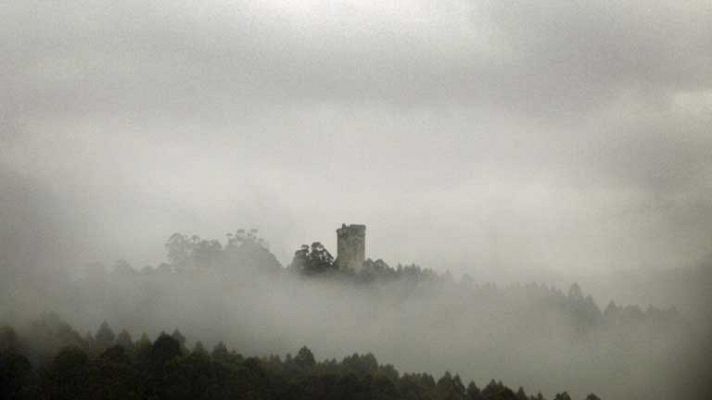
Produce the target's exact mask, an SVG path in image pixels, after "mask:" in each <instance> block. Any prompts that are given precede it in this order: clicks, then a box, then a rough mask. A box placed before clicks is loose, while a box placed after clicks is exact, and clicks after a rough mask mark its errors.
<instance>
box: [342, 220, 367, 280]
mask: <svg viewBox="0 0 712 400" xmlns="http://www.w3.org/2000/svg"><path fill="white" fill-rule="evenodd" d="M336 239H337V247H336V251H337V253H336V265H338V267H339V268H342V269H346V268H348V269H352V270H354V271H358V270H360V269H361V268H362V267H363V262H364V261H365V260H366V225H358V224H352V225H346V224H342V225H341V228H339V229H337V230H336Z"/></svg>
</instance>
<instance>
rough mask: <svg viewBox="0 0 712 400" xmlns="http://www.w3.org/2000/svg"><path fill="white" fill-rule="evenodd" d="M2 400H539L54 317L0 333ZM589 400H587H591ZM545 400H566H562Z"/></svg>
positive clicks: (360, 364)
mask: <svg viewBox="0 0 712 400" xmlns="http://www.w3.org/2000/svg"><path fill="white" fill-rule="evenodd" d="M0 397H2V398H3V399H186V400H188V399H287V400H289V399H295V400H297V399H304V400H306V399H364V400H365V399H414V400H415V399H430V400H439V399H443V400H445V399H447V400H543V399H545V397H544V396H542V394H541V393H537V394H536V395H531V394H527V393H526V392H525V391H524V389H523V388H521V387H520V388H518V390H512V389H511V388H509V387H508V386H506V385H504V384H502V382H500V381H495V380H492V381H490V382H489V383H488V384H486V385H484V386H483V387H479V386H478V385H477V384H475V382H473V381H470V382H468V383H465V382H463V381H462V380H461V378H460V377H459V376H458V375H452V374H450V373H449V372H446V373H444V374H443V375H442V376H440V377H439V378H436V377H434V376H432V375H430V374H427V373H404V374H401V373H400V372H398V371H397V370H396V369H395V368H394V367H393V366H392V365H383V364H379V362H378V361H377V359H376V357H375V356H373V355H372V354H353V355H350V356H347V357H345V358H343V359H342V360H341V361H337V360H334V359H331V360H322V361H317V360H316V358H315V356H314V354H313V353H312V351H311V350H310V349H309V348H307V347H302V348H301V349H299V350H298V351H297V352H296V354H295V355H292V354H287V355H286V356H284V357H280V356H277V355H270V356H266V357H245V356H243V355H241V354H240V353H238V352H237V351H235V350H234V349H228V347H227V346H226V345H225V344H224V343H223V342H220V343H218V344H216V345H215V346H213V347H212V349H211V350H210V351H208V350H207V349H206V348H205V346H204V345H203V344H202V343H201V342H200V341H198V342H195V343H194V344H193V345H192V346H190V348H189V347H188V345H187V342H186V338H185V337H184V336H183V335H182V334H181V332H180V331H179V330H177V329H176V330H174V331H173V333H171V334H167V333H164V332H162V333H160V334H159V335H158V336H157V337H156V338H155V339H154V340H150V339H149V337H148V335H146V334H145V333H144V334H143V335H141V336H140V338H139V339H137V340H133V338H132V337H131V335H130V334H129V333H128V332H127V331H126V330H122V331H121V332H119V333H118V334H115V333H114V331H113V330H112V328H111V327H110V326H109V324H108V323H106V322H104V323H102V324H101V326H100V327H99V329H98V330H97V331H96V332H95V333H94V334H91V333H89V334H87V335H85V336H81V335H80V334H79V333H78V332H76V331H75V330H74V329H72V328H71V327H70V326H69V325H68V324H67V323H65V322H63V321H62V320H61V319H59V317H57V316H56V315H54V314H48V315H45V316H44V317H43V318H42V319H40V320H38V321H36V322H34V323H33V324H32V325H31V327H30V328H29V330H28V333H27V335H26V337H23V336H22V335H18V334H17V333H16V331H15V330H14V329H13V328H11V327H8V326H5V327H2V328H0ZM598 399H599V398H598V397H597V396H596V395H594V394H590V395H588V396H587V397H586V400H598ZM553 400H571V397H570V396H569V395H568V394H567V393H566V392H561V393H558V394H556V395H555V396H554V397H553Z"/></svg>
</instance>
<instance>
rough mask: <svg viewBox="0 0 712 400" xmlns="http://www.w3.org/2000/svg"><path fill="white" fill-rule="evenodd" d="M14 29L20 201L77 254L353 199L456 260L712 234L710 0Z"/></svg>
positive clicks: (557, 257) (586, 250)
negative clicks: (33, 206) (33, 207)
mask: <svg viewBox="0 0 712 400" xmlns="http://www.w3.org/2000/svg"><path fill="white" fill-rule="evenodd" d="M0 54H2V57H0V146H1V147H0V168H2V169H3V170H4V172H3V176H5V177H8V176H12V177H13V178H12V179H11V180H10V179H9V178H8V179H5V180H6V182H5V184H6V185H7V188H6V190H5V193H6V196H5V204H4V206H5V207H7V206H8V204H9V205H10V206H12V207H16V208H17V207H19V206H18V204H15V203H17V201H18V200H17V199H25V200H27V198H28V196H29V197H34V198H33V201H34V202H35V203H38V204H41V205H42V207H45V206H46V208H44V210H45V211H44V212H45V213H46V214H48V215H51V217H52V219H53V220H55V222H56V221H59V223H60V225H61V228H60V230H61V232H62V235H61V237H62V239H58V240H60V242H61V241H66V243H67V246H70V245H71V246H78V247H77V250H76V251H75V252H73V254H74V256H75V258H76V259H77V260H82V261H93V260H98V261H104V262H107V263H111V262H113V261H114V260H115V259H117V258H119V257H124V258H126V259H127V260H129V261H130V262H132V263H133V264H135V265H137V266H142V265H143V264H146V263H151V264H156V263H158V262H160V261H161V259H162V257H163V248H162V245H163V243H164V241H165V239H166V238H167V237H168V236H169V235H170V234H171V233H173V232H175V231H180V232H186V233H197V234H200V235H201V236H205V237H216V238H223V237H224V236H223V235H224V234H225V233H226V232H228V231H231V230H234V229H237V228H239V227H248V228H249V227H256V228H259V229H260V231H261V232H262V235H263V236H264V237H265V238H266V239H267V240H268V241H269V242H270V243H271V248H272V250H273V251H274V252H275V254H276V255H277V256H278V257H279V258H280V260H281V261H282V262H283V263H287V262H288V261H289V259H290V258H291V253H292V251H293V250H294V249H296V248H297V247H298V245H299V244H301V243H304V242H311V241H315V240H321V241H323V242H324V243H325V244H326V245H327V247H328V248H330V249H332V250H333V252H334V253H335V232H334V231H335V229H336V228H337V227H338V226H340V224H341V223H342V222H346V223H364V224H367V225H368V232H367V235H368V239H367V244H368V249H367V252H368V253H369V255H370V256H371V257H374V258H384V259H385V260H386V261H388V262H389V263H393V264H395V263H397V262H404V263H405V262H416V263H418V264H421V265H424V266H427V267H432V268H436V269H445V268H450V269H452V270H453V271H457V272H463V271H480V272H481V271H483V270H488V269H495V268H502V269H505V268H514V269H515V270H519V269H522V268H525V269H527V270H530V271H531V270H534V271H536V270H539V269H552V270H555V271H578V272H585V273H588V272H606V271H612V270H618V269H626V268H641V267H674V266H686V265H689V264H690V263H694V262H695V261H697V260H699V259H700V258H701V257H703V256H704V255H705V254H707V253H709V252H710V251H711V250H712V3H710V2H709V0H700V1H681V0H676V1H672V0H671V1H655V0H653V1H646V2H639V1H630V2H627V1H585V2H584V1H549V0H548V1H506V0H498V1H458V0H437V1H426V0H409V1H403V2H395V1H383V0H378V1H376V0H374V1H371V0H357V1H340V2H335V1H325V0H323V1H322V0H302V1H293V2H286V1H285V2H280V1H273V0H262V1H215V0H213V1H200V2H193V1H180V0H171V1H160V2H159V1H147V0H140V1H121V2H117V1H59V0H56V1H52V0H42V1H31V0H23V1H10V0H5V1H0ZM10 181H12V182H15V184H12V185H11V184H10V183H8V182H10ZM18 181H20V182H24V183H23V184H16V182H18ZM23 185H24V186H23ZM18 187H24V189H23V190H25V194H23V195H17V196H15V197H12V195H11V194H9V193H10V192H11V191H13V190H20V189H18ZM28 187H29V188H31V189H32V190H29V192H28V191H27V188H28ZM28 193H29V194H28ZM37 197H41V199H37ZM23 204H24V200H23ZM47 210H50V211H49V212H48V211H47ZM9 214H10V213H9V212H6V215H9ZM30 214H32V212H30ZM34 223H39V224H43V223H46V221H45V220H43V218H39V221H35V222H34Z"/></svg>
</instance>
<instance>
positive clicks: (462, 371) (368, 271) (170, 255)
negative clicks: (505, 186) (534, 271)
mask: <svg viewBox="0 0 712 400" xmlns="http://www.w3.org/2000/svg"><path fill="white" fill-rule="evenodd" d="M166 250H167V260H166V261H165V262H163V263H161V264H159V265H158V266H157V267H152V266H147V267H142V268H134V267H132V266H131V265H130V264H129V263H127V262H125V261H120V262H117V263H115V264H114V265H113V266H112V267H109V268H107V267H105V266H103V265H101V264H92V265H88V266H86V268H85V269H84V271H83V273H81V274H78V275H67V276H64V277H63V278H61V277H60V279H57V280H56V281H53V282H52V285H43V286H41V287H38V288H33V286H32V285H30V284H22V285H17V286H16V287H15V288H14V289H13V291H11V292H6V293H5V294H4V298H3V302H0V323H1V322H6V323H9V324H10V325H13V326H20V325H23V324H25V323H27V320H28V319H34V318H36V316H37V315H39V314H40V313H42V312H44V311H46V310H50V311H56V312H58V313H59V314H60V315H63V316H64V317H65V318H66V319H67V320H68V321H69V322H70V323H71V324H72V325H73V326H76V327H78V328H79V330H80V331H85V330H87V329H91V330H92V331H93V330H95V329H96V326H95V324H96V321H102V320H107V321H109V322H110V323H111V324H112V325H113V326H122V327H125V328H126V331H127V332H132V333H134V334H136V333H138V332H142V331H146V332H147V333H148V334H150V335H151V336H152V337H154V338H155V337H157V336H159V335H160V331H161V330H162V329H165V327H166V326H171V327H172V326H179V327H181V330H182V332H184V333H185V335H186V336H188V337H191V338H194V339H195V340H200V341H202V342H203V343H212V344H214V343H217V342H219V341H221V340H225V341H228V342H229V343H231V344H232V345H234V346H236V347H237V348H239V349H241V351H242V352H243V353H244V354H248V355H251V356H257V357H265V356H266V355H268V354H284V353H287V352H290V351H293V350H294V349H295V348H299V347H301V346H303V345H307V346H308V347H309V348H310V349H312V350H313V351H314V352H315V353H316V354H320V355H322V356H323V357H325V358H327V359H343V358H344V357H346V356H347V355H349V354H351V353H352V352H354V351H355V352H358V353H373V354H378V355H379V359H381V360H383V361H384V362H386V363H388V364H392V365H394V366H396V367H398V368H401V369H406V370H411V371H425V372H427V373H428V374H432V375H434V376H443V375H444V373H445V372H446V371H448V370H449V371H451V372H452V373H455V374H459V376H461V377H462V380H463V382H464V381H469V380H472V379H474V380H475V381H477V382H489V380H491V379H492V378H496V379H502V380H504V381H506V382H515V383H516V384H517V385H522V386H524V387H526V388H528V389H529V390H531V391H533V392H535V393H536V392H539V391H541V392H542V393H543V394H544V395H545V396H547V397H550V398H552V397H554V396H555V395H556V393H557V392H559V391H560V390H562V388H564V389H566V390H567V391H568V392H569V393H571V395H572V396H573V397H575V398H583V397H585V396H586V395H587V394H588V393H590V392H595V393H597V394H598V395H600V396H601V397H603V398H606V399H612V400H615V399H627V398H631V397H634V398H649V399H666V398H674V397H678V398H681V396H682V397H687V398H695V397H699V396H696V395H697V394H698V393H700V388H701V387H703V386H704V385H705V382H708V380H707V377H708V376H710V375H709V373H708V371H709V366H708V363H707V358H706V357H705V355H706V354H709V353H710V352H709V350H710V349H711V348H712V347H710V343H709V341H708V340H706V338H707V336H706V334H707V332H708V331H707V330H706V325H705V322H704V321H700V320H695V319H692V318H689V317H688V316H685V315H681V314H680V313H678V312H677V311H676V310H675V309H674V308H658V307H653V306H648V307H639V306H637V305H618V304H616V303H614V302H609V301H606V302H604V303H603V304H607V306H605V307H601V306H600V304H601V303H599V301H597V300H596V299H594V298H593V297H592V296H590V295H587V294H586V293H585V292H584V290H583V289H582V288H581V287H579V286H578V285H575V284H574V285H571V287H570V288H568V290H565V291H562V290H560V289H558V288H554V287H549V286H546V285H542V284H538V283H529V284H522V285H510V286H505V287H500V286H495V285H492V284H488V283H485V282H477V281H475V280H473V279H471V278H468V277H467V276H465V277H462V278H455V277H453V276H451V275H450V274H448V273H444V274H440V273H436V272H434V271H431V270H428V269H422V268H420V267H418V266H415V265H409V266H403V265H398V266H396V267H391V266H389V265H388V264H386V263H385V262H383V261H381V260H377V261H372V260H368V261H367V262H366V265H365V267H364V268H363V270H362V271H360V272H358V273H355V272H353V271H349V270H340V269H338V268H336V267H335V266H334V263H333V257H332V256H331V255H330V254H329V253H328V250H327V249H326V248H324V246H322V245H321V244H319V243H314V244H312V245H311V246H303V247H301V248H300V249H298V250H297V252H296V253H295V257H294V259H293V261H292V262H291V263H290V265H289V266H287V267H283V266H281V265H280V263H279V262H278V261H277V259H276V258H275V257H274V255H272V253H271V252H270V251H269V250H268V248H267V246H266V244H265V242H264V241H263V240H261V239H260V238H259V237H258V236H257V234H256V232H254V231H245V230H240V231H237V232H236V233H234V234H231V235H229V236H228V238H227V241H225V242H219V241H217V240H207V239H201V238H199V237H197V236H194V235H193V236H189V235H182V234H175V235H173V236H171V238H170V239H169V241H168V242H167V244H166ZM61 335H64V336H66V337H67V338H69V339H70V340H72V341H75V342H76V343H75V345H77V346H79V347H80V348H81V345H80V343H79V342H78V341H79V340H88V339H87V335H75V334H73V333H71V330H69V331H66V332H64V333H61ZM92 337H93V339H91V340H89V341H90V342H97V343H109V342H112V340H113V341H114V342H117V341H119V340H121V341H122V342H124V343H125V342H127V334H117V335H113V336H112V334H111V333H110V332H107V331H106V329H101V330H100V332H97V333H96V335H92ZM54 341H55V339H52V338H51V337H49V338H47V340H46V341H40V343H45V342H46V343H53V342H54ZM52 348H53V349H55V350H52V351H56V346H53V347H52ZM85 352H87V353H88V354H91V351H89V350H85ZM44 353H45V354H50V353H52V352H51V351H46V352H44ZM33 357H34V356H33ZM92 357H93V356H91V355H89V359H92ZM30 359H32V357H30ZM33 362H34V361H33ZM47 362H49V361H47Z"/></svg>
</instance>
